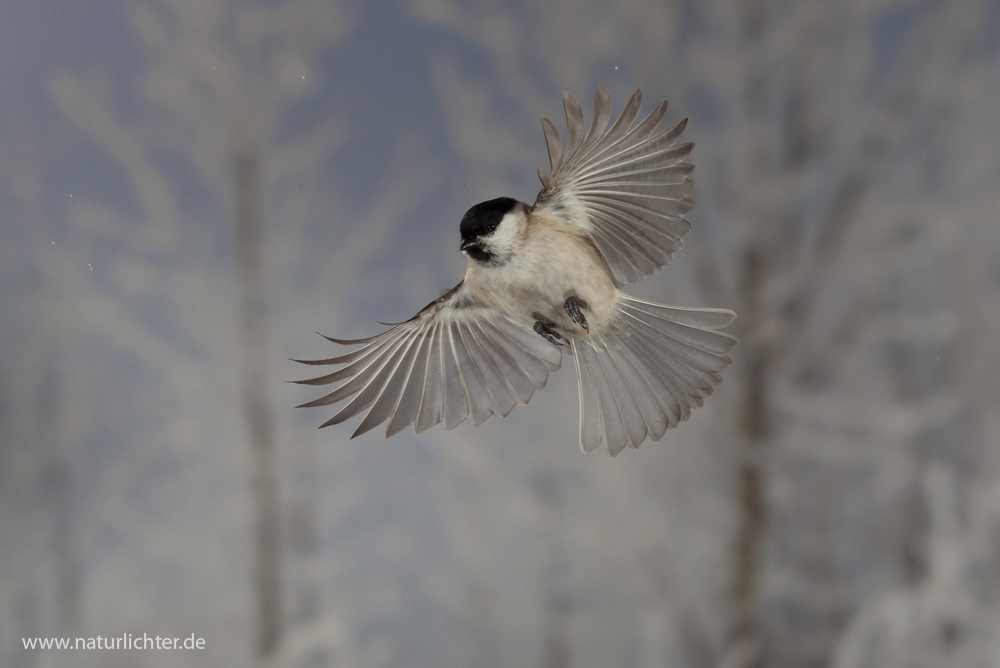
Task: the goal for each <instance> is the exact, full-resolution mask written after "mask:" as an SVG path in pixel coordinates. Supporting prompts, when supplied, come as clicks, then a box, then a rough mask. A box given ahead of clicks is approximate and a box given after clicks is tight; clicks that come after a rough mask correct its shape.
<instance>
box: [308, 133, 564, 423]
mask: <svg viewBox="0 0 1000 668" xmlns="http://www.w3.org/2000/svg"><path fill="white" fill-rule="evenodd" d="M581 119H582V114H581ZM580 122H581V123H582V120H581V121H580ZM326 338H328V339H329V340H330V341H333V342H334V343H338V344H344V345H359V346H360V347H359V348H357V349H356V350H353V351H351V352H349V353H347V354H344V355H340V356H338V357H331V358H329V359H323V360H297V361H300V362H302V363H303V364H321V365H341V367H340V368H339V369H337V370H336V371H334V372H332V373H329V374H326V375H323V376H320V377H318V378H312V379H307V380H301V381H294V382H297V383H300V384H303V385H329V384H331V383H335V382H337V381H344V382H343V384H342V385H340V387H338V388H336V389H335V390H334V391H333V392H330V393H329V394H327V395H325V396H322V397H320V398H318V399H314V400H313V401H310V402H308V403H305V404H302V406H303V407H308V406H328V405H331V404H335V403H338V402H340V401H344V400H346V399H348V398H350V401H348V403H347V404H346V405H345V406H343V407H342V408H341V409H340V411H339V412H338V413H337V414H336V415H334V416H333V417H332V418H330V419H329V420H327V421H326V422H325V423H323V425H321V426H323V427H326V426H329V425H332V424H339V423H341V422H344V421H345V420H348V419H350V418H352V417H354V416H356V415H358V414H360V413H363V412H365V411H367V414H366V415H365V417H364V418H363V419H362V420H361V423H360V424H359V425H358V428H357V429H356V430H355V432H354V434H353V435H352V436H351V437H352V438H353V437H354V436H359V435H360V434H363V433H365V432H367V431H369V430H371V429H374V428H375V427H377V426H378V425H380V424H383V423H385V422H388V424H387V426H386V436H392V435H393V434H396V433H398V432H400V431H402V430H403V429H405V428H406V427H407V426H409V425H413V427H414V430H415V431H417V432H421V431H423V430H425V429H428V428H429V427H432V426H434V425H435V424H438V423H439V422H443V423H444V427H445V429H453V428H454V427H456V426H458V425H459V424H461V423H462V422H464V421H466V420H468V421H469V422H470V423H471V424H473V425H475V426H478V425H480V424H482V423H483V422H485V421H486V420H487V419H488V418H489V417H490V416H491V415H497V416H499V417H504V416H506V415H507V414H508V413H510V411H511V410H513V408H514V406H515V405H524V404H526V403H527V402H528V400H529V399H531V396H532V395H533V394H534V392H535V390H536V389H538V388H540V387H544V386H545V382H546V381H547V380H548V374H549V372H550V371H553V370H555V369H558V368H559V365H560V363H561V360H562V352H561V351H560V349H559V347H558V346H554V345H552V344H551V343H549V342H548V341H546V340H545V339H544V338H542V337H540V336H538V334H536V333H535V332H534V331H532V330H530V329H528V327H526V326H525V325H523V324H521V323H519V322H516V321H514V320H512V319H510V318H509V317H507V316H506V315H504V314H503V313H501V312H500V311H497V310H495V309H492V308H490V307H488V306H486V305H485V304H483V303H482V302H480V301H479V300H478V299H476V298H475V296H473V295H472V294H471V292H470V291H469V290H468V289H466V288H465V287H464V286H463V284H462V283H459V284H458V285H457V286H456V287H455V288H454V289H452V290H450V291H448V292H447V293H445V294H444V295H442V296H441V298H439V299H437V300H435V301H434V302H432V303H431V304H429V305H428V306H427V307H426V308H424V309H423V310H422V311H420V313H418V314H417V315H416V316H414V317H413V318H411V319H410V320H408V321H406V322H404V323H400V324H398V325H396V326H394V327H393V328H392V329H389V330H388V331H386V332H383V333H382V334H379V335H377V336H373V337H371V338H367V339H354V340H343V339H332V338H330V337H326Z"/></svg>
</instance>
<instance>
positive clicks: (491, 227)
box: [486, 223, 497, 232]
mask: <svg viewBox="0 0 1000 668" xmlns="http://www.w3.org/2000/svg"><path fill="white" fill-rule="evenodd" d="M496 229H497V224H496V223H490V224H489V225H487V226H486V231H487V232H494V231H496Z"/></svg>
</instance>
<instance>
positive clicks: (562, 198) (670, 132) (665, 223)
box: [532, 86, 694, 287]
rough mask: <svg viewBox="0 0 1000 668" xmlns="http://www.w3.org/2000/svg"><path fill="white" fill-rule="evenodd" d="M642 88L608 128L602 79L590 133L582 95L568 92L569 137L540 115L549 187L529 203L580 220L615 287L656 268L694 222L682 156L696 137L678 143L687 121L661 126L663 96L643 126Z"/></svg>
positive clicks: (535, 208) (688, 166)
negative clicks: (563, 141) (689, 217)
mask: <svg viewBox="0 0 1000 668" xmlns="http://www.w3.org/2000/svg"><path fill="white" fill-rule="evenodd" d="M641 103H642V94H641V93H640V92H639V91H638V90H637V91H636V92H635V93H634V94H633V95H632V97H631V98H630V99H629V101H628V103H627V104H626V105H625V109H624V110H623V111H622V113H621V115H620V116H619V117H618V120H616V121H615V122H614V124H613V125H612V126H611V129H609V130H606V128H607V125H608V121H609V120H610V119H611V97H610V95H609V94H608V91H607V89H606V88H604V87H603V86H598V88H597V95H596V96H595V99H594V115H593V117H592V119H591V124H590V128H589V130H588V131H587V134H586V136H583V127H584V117H583V108H582V107H581V105H580V102H579V101H578V100H577V99H576V98H575V97H573V96H572V95H570V94H569V93H566V94H564V95H563V107H564V108H565V111H566V127H567V140H566V148H565V150H563V146H562V140H561V138H560V137H559V131H558V130H557V129H556V127H555V125H554V124H553V123H552V122H551V121H550V120H548V119H547V118H543V119H542V128H543V131H544V135H545V143H546V146H547V148H548V152H549V165H550V169H551V173H550V174H545V173H544V172H543V171H542V170H541V169H539V170H538V175H539V179H540V180H541V182H542V185H543V186H544V188H543V190H542V192H540V193H539V195H538V199H537V200H536V201H535V204H534V206H533V207H532V213H533V214H534V215H538V216H544V217H550V218H556V219H559V220H563V221H566V222H569V223H570V224H571V225H575V226H576V227H577V228H578V229H579V231H580V233H581V235H583V236H585V237H587V238H589V239H590V240H591V242H592V243H593V244H594V246H595V247H596V248H597V251H598V252H599V253H600V255H601V257H603V258H604V261H605V264H606V265H607V267H608V272H609V273H610V275H611V277H612V279H613V280H614V281H615V283H616V285H618V287H622V286H623V285H625V284H626V283H636V282H638V281H641V280H642V279H643V278H645V277H646V276H649V275H651V274H655V273H656V272H657V271H659V270H660V269H661V268H662V267H663V266H664V265H665V264H667V263H668V262H670V258H671V257H672V255H673V253H674V252H676V251H677V250H678V249H679V248H680V247H681V237H682V236H683V235H684V234H685V233H686V232H687V231H688V230H690V229H691V224H690V223H688V221H687V220H686V219H685V216H686V215H687V214H688V213H689V212H690V211H691V209H692V208H693V207H694V200H693V199H691V198H690V197H688V195H689V194H690V192H691V189H692V188H693V187H694V181H692V180H691V179H690V174H691V171H692V170H693V169H694V165H692V164H689V163H685V162H683V160H684V159H685V158H687V156H688V155H689V154H690V153H691V149H692V147H693V146H694V144H677V139H678V137H680V135H681V133H682V132H683V131H684V128H685V126H686V125H687V120H686V119H685V120H683V121H680V122H679V123H676V124H675V125H672V126H670V127H669V128H667V129H665V130H663V131H661V132H659V133H657V132H656V129H657V127H658V126H659V124H660V121H661V120H662V119H663V115H664V114H665V113H666V111H667V103H666V101H664V102H662V103H660V104H659V105H658V106H657V107H656V109H654V110H653V112H652V113H650V114H649V116H647V117H646V118H645V119H644V120H642V121H641V122H640V123H639V124H638V125H636V126H635V127H632V126H633V124H634V123H635V120H636V118H638V115H639V107H640V105H641Z"/></svg>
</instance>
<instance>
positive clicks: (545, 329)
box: [535, 320, 566, 346]
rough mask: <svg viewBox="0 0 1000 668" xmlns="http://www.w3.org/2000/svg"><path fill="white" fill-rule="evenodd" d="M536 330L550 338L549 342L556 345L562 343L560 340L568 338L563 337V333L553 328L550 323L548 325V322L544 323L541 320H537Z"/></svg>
mask: <svg viewBox="0 0 1000 668" xmlns="http://www.w3.org/2000/svg"><path fill="white" fill-rule="evenodd" d="M535 332H537V333H538V334H540V335H541V336H544V337H545V338H546V339H547V340H548V342H549V343H551V344H553V345H556V346H558V345H560V343H561V341H560V340H562V341H565V340H566V339H564V338H563V335H562V334H560V333H559V332H557V331H556V330H555V329H553V328H552V327H550V326H549V325H546V324H544V323H542V322H541V321H540V320H536V321H535Z"/></svg>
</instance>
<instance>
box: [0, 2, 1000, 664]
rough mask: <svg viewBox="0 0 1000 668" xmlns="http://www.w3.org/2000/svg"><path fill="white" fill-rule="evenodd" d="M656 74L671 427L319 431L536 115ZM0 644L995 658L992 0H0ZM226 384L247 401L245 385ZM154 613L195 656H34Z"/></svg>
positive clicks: (566, 379)
mask: <svg viewBox="0 0 1000 668" xmlns="http://www.w3.org/2000/svg"><path fill="white" fill-rule="evenodd" d="M598 84H604V85H605V86H607V87H608V88H609V89H610V91H611V94H612V100H613V103H614V105H615V109H616V110H620V109H621V107H622V106H623V104H624V102H625V100H626V99H627V97H628V95H629V94H631V92H632V91H633V90H634V89H635V88H637V87H640V88H642V91H643V93H644V100H645V103H644V109H645V110H650V109H652V106H653V105H654V104H655V103H656V102H658V101H659V100H661V99H664V98H667V99H669V100H670V108H669V110H668V112H667V118H666V120H667V122H675V121H677V120H680V119H681V118H684V117H689V118H690V119H691V120H690V125H689V126H688V130H687V132H686V137H688V138H690V139H691V140H693V141H695V142H697V146H696V148H695V150H694V153H693V157H692V159H693V161H694V162H695V163H696V164H697V165H698V168H697V170H696V172H695V178H696V180H697V181H698V183H699V185H698V187H697V188H696V190H695V193H694V196H695V198H696V199H697V200H698V202H699V204H698V207H697V208H696V209H695V210H694V212H693V213H692V215H691V216H690V217H689V218H690V220H691V221H692V223H693V225H694V230H693V231H692V232H691V233H690V234H689V235H688V236H687V237H686V239H685V241H686V244H685V248H684V250H683V251H681V252H680V253H678V255H677V258H676V260H675V261H674V262H673V263H672V264H671V265H670V266H668V267H667V268H666V269H665V270H664V271H663V272H662V273H661V274H659V275H657V276H654V277H651V278H649V279H647V280H646V281H645V282H644V283H642V284H640V285H638V286H632V287H631V288H630V291H631V292H632V294H635V295H638V296H641V297H643V298H647V299H651V300H654V301H660V302H667V303H673V304H679V305H688V306H699V305H700V306H713V307H725V308H732V309H734V310H736V311H737V312H738V313H739V319H738V320H737V321H736V323H735V325H734V328H733V330H732V331H733V333H734V334H736V335H737V336H738V337H739V338H740V339H741V341H742V343H741V345H740V346H739V347H738V348H736V349H735V350H734V352H733V358H734V364H733V366H732V367H730V368H729V369H728V370H727V371H726V372H725V374H724V376H725V382H724V384H723V385H722V386H721V387H720V388H719V390H718V391H717V392H716V395H715V396H713V397H712V399H711V400H710V401H709V402H708V404H707V405H706V407H705V408H704V409H702V410H699V411H697V412H696V413H694V415H693V417H692V419H691V420H690V422H687V423H685V424H683V425H682V426H681V427H680V428H679V429H677V430H675V431H672V432H668V434H667V435H666V436H665V437H664V439H663V440H662V441H661V442H659V443H646V444H645V445H643V446H642V448H640V449H639V450H638V451H628V452H624V453H622V455H620V456H619V457H617V458H616V459H614V460H612V459H610V458H608V457H607V456H606V455H604V454H603V453H600V452H598V453H594V454H592V455H590V456H584V455H583V454H581V453H580V451H579V449H578V446H577V419H578V415H577V410H578V408H577V396H576V388H575V380H574V378H573V374H572V364H571V363H570V362H569V360H566V361H564V368H563V370H562V371H560V372H559V373H557V374H555V375H554V376H552V377H551V378H550V381H549V386H548V387H547V388H546V389H545V390H543V391H540V392H539V393H537V394H536V395H535V398H534V399H533V400H532V402H531V405H530V406H529V407H527V408H521V409H518V410H516V411H514V413H512V414H511V415H510V416H509V417H508V418H507V419H505V420H503V421H500V420H495V419H494V420H489V421H488V422H487V423H486V424H485V425H483V426H482V427H480V428H478V429H474V428H472V427H469V426H468V425H462V426H461V427H459V428H457V429H456V430H454V431H453V432H445V431H444V430H443V429H441V428H434V429H432V430H430V431H428V432H425V433H424V434H421V435H419V436H417V435H414V434H413V433H412V432H404V433H402V434H400V435H398V436H396V437H394V438H393V439H392V440H390V441H386V440H384V439H382V437H381V435H380V434H379V432H378V431H375V432H371V433H369V434H367V435H365V436H364V437H362V438H359V439H356V440H354V441H349V440H348V437H349V435H350V433H351V431H352V429H353V423H352V424H351V425H341V426H336V427H331V428H329V429H324V430H322V431H318V430H317V429H316V426H317V425H318V424H320V423H321V422H322V421H324V420H325V419H326V417H328V416H329V414H330V411H328V410H327V411H324V410H322V409H302V410H295V409H293V406H295V405H296V404H299V403H302V402H303V401H306V400H308V399H311V398H314V397H315V396H316V392H315V390H313V391H310V390H309V388H303V387H300V386H297V385H289V384H286V383H284V382H283V381H285V380H290V379H297V378H302V377H304V374H305V375H308V370H307V369H304V368H303V367H300V366H299V365H296V364H294V363H292V362H289V361H286V358H318V357H327V356H331V355H333V354H335V348H334V346H333V345H332V344H329V343H327V342H325V341H323V340H322V339H320V338H319V337H317V336H316V335H315V334H313V332H314V331H320V332H323V333H325V334H329V335H332V336H338V337H354V336H366V335H370V334H373V333H375V332H378V331H380V329H381V328H380V327H379V326H378V325H377V324H376V322H375V321H376V320H382V321H398V320H402V319H405V318H408V317H409V316H410V315H412V314H413V313H414V312H416V310H418V309H419V308H420V307H422V306H423V305H425V304H426V303H427V302H428V301H430V300H431V299H433V298H434V297H435V296H436V295H437V294H438V291H440V290H441V289H444V288H448V287H451V286H453V285H454V284H455V283H457V281H458V280H459V279H460V278H461V276H462V273H463V272H464V266H465V262H464V259H463V257H462V256H461V255H460V254H459V253H458V251H457V247H458V244H459V236H458V222H459V220H460V218H461V215H462V214H463V213H464V212H465V210H466V209H467V208H468V207H469V206H471V205H472V204H475V203H477V202H479V201H482V200H485V199H490V198H493V197H497V196H500V195H509V196H513V197H517V198H519V199H522V200H527V201H529V202H530V201H533V198H534V196H535V194H536V193H537V191H538V189H539V188H540V186H539V183H538V181H537V178H536V176H535V167H536V166H538V165H541V166H547V157H546V152H545V147H544V143H543V141H542V132H541V124H540V122H539V118H540V116H541V115H543V114H544V115H546V116H548V117H550V118H552V119H553V120H555V121H556V122H557V125H560V126H561V125H562V123H563V120H562V108H561V101H560V95H561V93H562V92H563V91H564V90H565V91H570V92H572V93H574V94H575V95H577V97H579V98H580V99H581V101H583V103H584V107H585V108H587V109H588V114H589V108H590V105H591V100H592V99H593V98H592V96H593V94H594V89H595V87H596V86H597V85H598ZM0 109H2V113H0V350H2V355H0V666H2V667H7V666H11V667H34V666H40V667H41V666H119V665H120V666H204V667H209V666H211V667H217V666H218V667H224V666H233V667H242V666H248V665H254V664H255V663H256V664H260V665H269V666H290V667H302V668H305V667H321V666H331V667H332V666H350V667H355V666H366V667H368V666H371V667H379V666H407V667H410V666H412V667H428V668H431V667H442V666H471V667H474V668H492V667H500V666H509V667H521V666H539V667H541V668H570V667H573V668H576V667H585V666H587V667H594V668H606V667H609V666H616V667H617V666H636V667H639V668H653V667H663V666H671V667H681V668H710V667H711V668H779V667H786V666H787V667H796V668H799V667H807V668H812V667H816V668H821V667H826V666H829V667H831V668H862V667H869V666H870V667H873V668H874V667H886V666H888V667H899V668H903V667H909V666H928V667H930V666H949V667H953V666H954V667H965V666H969V667H972V666H976V667H980V666H981V667H994V666H1000V449H998V446H1000V352H998V346H997V343H998V342H1000V233H998V232H1000V225H998V220H1000V187H998V186H1000V2H998V1H997V0H960V1H959V0H952V1H945V0H906V1H902V0H843V1H841V2H830V1H829V0H801V1H792V0H727V1H721V0H667V1H666V2H647V1H644V0H622V1H621V2H615V3H610V2H597V1H596V0H558V1H555V0H554V1H551V2H546V3H529V2H523V3H519V2H512V1H500V0H476V1H468V2H466V1H464V0H412V1H409V2H387V1H377V2H349V1H347V0H280V1H277V0H276V1H272V2H234V1H229V2H227V1H226V0H130V1H127V2H126V1H124V0H123V1H121V2H112V1H110V0H88V1H87V2H65V1H62V0H44V1H43V0H37V1H34V2H4V3H0ZM248 415H249V416H251V417H252V418H253V419H248ZM124 633H131V634H133V635H135V634H139V635H141V634H142V633H148V634H150V635H154V634H155V635H161V636H181V637H186V636H188V635H190V634H191V633H194V634H195V635H196V636H199V637H204V638H205V639H206V645H207V648H206V649H205V650H201V651H176V652H168V651H158V652H154V651H148V652H126V651H124V650H118V651H92V652H58V651H52V650H50V651H41V650H35V651H25V650H24V649H22V641H21V638H22V637H35V636H43V637H44V636H74V637H75V636H84V637H86V636H97V635H102V636H115V635H122V634H124Z"/></svg>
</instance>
